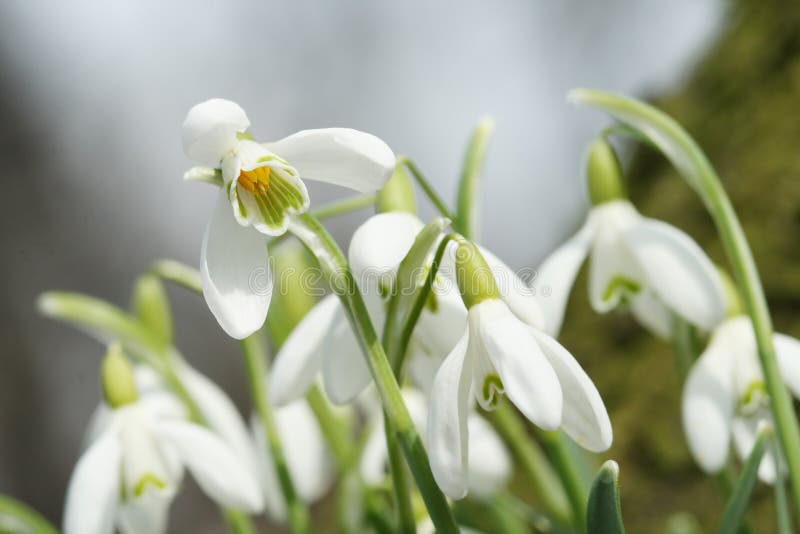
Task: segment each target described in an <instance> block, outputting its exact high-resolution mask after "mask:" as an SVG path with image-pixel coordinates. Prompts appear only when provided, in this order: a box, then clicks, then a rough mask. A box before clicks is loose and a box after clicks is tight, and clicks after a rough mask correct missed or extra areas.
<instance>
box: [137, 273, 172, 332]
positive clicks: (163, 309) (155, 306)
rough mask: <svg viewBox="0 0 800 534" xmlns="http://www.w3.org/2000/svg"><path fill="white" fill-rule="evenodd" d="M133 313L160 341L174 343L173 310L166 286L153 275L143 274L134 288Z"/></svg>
mask: <svg viewBox="0 0 800 534" xmlns="http://www.w3.org/2000/svg"><path fill="white" fill-rule="evenodd" d="M131 307H132V308H133V313H134V314H135V315H136V316H137V317H138V318H139V320H140V321H141V322H142V324H144V325H145V326H146V327H147V328H149V329H150V332H152V333H153V335H154V336H156V338H158V340H159V341H160V342H161V343H162V344H164V345H169V344H171V343H172V310H171V308H170V305H169V299H168V298H167V292H166V290H165V289H164V284H162V283H161V280H159V279H158V277H157V276H155V275H153V274H143V275H142V276H140V277H139V279H138V280H136V283H135V284H134V286H133V303H132V306H131Z"/></svg>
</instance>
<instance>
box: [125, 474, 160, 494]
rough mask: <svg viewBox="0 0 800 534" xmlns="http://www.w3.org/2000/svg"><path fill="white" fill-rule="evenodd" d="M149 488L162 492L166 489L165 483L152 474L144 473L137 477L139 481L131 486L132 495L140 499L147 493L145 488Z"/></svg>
mask: <svg viewBox="0 0 800 534" xmlns="http://www.w3.org/2000/svg"><path fill="white" fill-rule="evenodd" d="M151 486H152V487H153V489H156V490H162V489H164V488H166V487H167V483H166V482H165V481H163V480H161V479H160V478H158V477H157V476H156V475H155V474H153V473H145V474H143V475H142V476H141V477H139V480H138V481H136V484H135V485H134V486H133V495H134V496H135V497H141V496H142V495H144V493H145V491H147V488H148V487H151Z"/></svg>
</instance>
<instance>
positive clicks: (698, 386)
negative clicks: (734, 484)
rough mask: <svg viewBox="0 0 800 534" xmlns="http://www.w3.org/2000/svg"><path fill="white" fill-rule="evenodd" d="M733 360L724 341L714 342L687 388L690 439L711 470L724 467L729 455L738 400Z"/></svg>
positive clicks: (685, 403)
mask: <svg viewBox="0 0 800 534" xmlns="http://www.w3.org/2000/svg"><path fill="white" fill-rule="evenodd" d="M732 360H733V358H732V355H730V354H728V352H727V351H726V350H725V347H724V346H723V345H721V344H719V343H714V342H712V343H711V344H710V345H709V347H708V348H707V349H706V351H705V352H704V353H703V354H702V355H701V356H700V358H698V360H697V361H696V362H695V364H694V365H693V366H692V369H691V370H690V371H689V375H688V377H687V378H686V384H685V386H684V389H683V403H682V404H683V405H682V412H683V429H684V432H685V433H686V440H687V442H688V444H689V450H690V451H691V453H692V456H694V459H695V460H696V461H697V463H698V464H699V465H700V467H701V468H702V469H703V470H704V471H706V472H708V473H716V472H717V471H719V470H720V469H722V467H723V466H724V465H725V462H726V460H727V459H728V449H729V448H730V436H731V418H732V417H733V409H734V404H735V394H734V384H733V361H732Z"/></svg>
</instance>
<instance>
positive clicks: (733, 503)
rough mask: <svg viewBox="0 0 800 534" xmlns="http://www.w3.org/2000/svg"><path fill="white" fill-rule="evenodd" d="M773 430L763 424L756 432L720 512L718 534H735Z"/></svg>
mask: <svg viewBox="0 0 800 534" xmlns="http://www.w3.org/2000/svg"><path fill="white" fill-rule="evenodd" d="M773 435H774V432H773V430H772V427H771V426H769V425H763V426H762V427H761V428H760V429H759V430H758V433H757V434H756V442H755V444H754V445H753V450H752V451H751V452H750V456H748V457H747V461H746V462H745V463H744V466H742V472H741V474H740V475H739V479H738V480H737V481H736V485H734V487H733V492H732V493H731V496H730V498H729V499H728V503H727V504H726V505H725V511H724V512H723V513H722V521H721V522H720V527H719V532H720V534H735V533H736V532H738V530H739V526H740V525H741V524H742V520H743V519H744V514H745V512H746V511H747V505H748V503H749V502H750V496H751V495H752V494H753V488H755V485H756V480H757V477H758V466H759V465H761V458H762V457H763V456H764V452H766V449H767V444H768V443H769V440H770V439H772V436H773Z"/></svg>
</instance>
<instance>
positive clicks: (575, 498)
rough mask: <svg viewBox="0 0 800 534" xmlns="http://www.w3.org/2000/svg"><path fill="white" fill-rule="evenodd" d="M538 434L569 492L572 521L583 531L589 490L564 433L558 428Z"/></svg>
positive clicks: (541, 431)
mask: <svg viewBox="0 0 800 534" xmlns="http://www.w3.org/2000/svg"><path fill="white" fill-rule="evenodd" d="M538 434H539V437H540V438H541V439H542V442H543V443H544V446H545V448H546V449H547V451H548V452H549V453H550V459H551V460H552V462H553V464H554V465H555V468H556V472H557V473H558V476H559V478H560V479H561V484H562V485H563V486H564V489H565V490H566V492H567V497H568V498H569V503H570V505H572V519H573V521H572V522H573V524H574V525H575V527H576V528H578V529H580V530H581V531H582V530H583V529H585V528H586V503H587V502H588V500H589V492H588V488H587V487H586V484H584V481H583V478H581V474H580V471H578V468H577V466H576V465H575V462H574V461H573V460H572V455H571V454H570V452H569V450H568V449H567V442H566V441H565V438H564V434H562V433H561V432H560V431H558V430H556V431H553V432H547V431H544V430H539V431H538Z"/></svg>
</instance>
